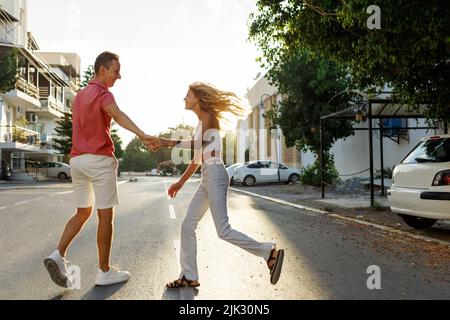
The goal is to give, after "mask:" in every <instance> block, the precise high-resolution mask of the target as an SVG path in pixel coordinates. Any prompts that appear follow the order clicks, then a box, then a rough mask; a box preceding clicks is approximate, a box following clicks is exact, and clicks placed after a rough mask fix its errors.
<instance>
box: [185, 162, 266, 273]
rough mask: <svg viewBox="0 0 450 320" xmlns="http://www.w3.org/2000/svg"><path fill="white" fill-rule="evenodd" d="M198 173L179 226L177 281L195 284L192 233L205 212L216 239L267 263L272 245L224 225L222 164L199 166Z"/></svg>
mask: <svg viewBox="0 0 450 320" xmlns="http://www.w3.org/2000/svg"><path fill="white" fill-rule="evenodd" d="M201 170H202V180H201V184H200V185H199V186H198V188H197V190H196V191H195V194H194V196H193V198H192V200H191V203H190V204H189V208H188V211H187V213H186V216H185V218H184V220H183V223H182V225H181V244H180V246H181V247H180V264H181V275H180V278H181V277H182V276H185V277H186V279H188V280H198V268H197V237H196V234H195V230H196V229H197V225H198V223H199V221H200V220H201V219H202V217H203V216H204V214H205V212H206V211H207V210H208V208H209V209H210V211H211V214H212V218H213V220H214V224H215V226H216V231H217V234H218V236H219V238H220V239H222V240H225V241H228V242H230V243H232V244H234V245H236V246H238V247H240V248H242V249H244V250H246V251H248V252H250V253H252V254H254V255H256V256H259V257H262V258H264V259H265V260H266V261H267V260H268V259H269V256H270V251H271V250H272V248H273V246H274V244H273V243H270V242H264V243H262V242H258V241H256V240H254V239H252V238H250V237H248V236H247V235H245V234H243V233H241V232H239V231H236V230H234V229H232V228H231V226H230V223H229V222H228V213H227V194H228V186H229V177H228V173H227V171H226V169H225V167H224V165H223V163H213V164H208V163H203V165H202V169H201ZM224 259H225V257H224Z"/></svg>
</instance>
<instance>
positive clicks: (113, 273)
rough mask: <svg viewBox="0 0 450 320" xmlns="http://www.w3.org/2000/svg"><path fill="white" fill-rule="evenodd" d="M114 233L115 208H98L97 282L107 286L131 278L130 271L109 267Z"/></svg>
mask: <svg viewBox="0 0 450 320" xmlns="http://www.w3.org/2000/svg"><path fill="white" fill-rule="evenodd" d="M113 233H114V210H113V208H109V209H98V229H97V247H98V264H99V270H98V271H97V278H96V279H95V284H96V285H100V286H106V285H110V284H116V283H120V282H124V281H127V280H128V279H129V278H130V273H129V272H128V271H121V270H118V269H117V268H111V269H110V267H109V257H110V253H111V244H112V238H113Z"/></svg>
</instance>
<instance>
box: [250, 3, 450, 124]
mask: <svg viewBox="0 0 450 320" xmlns="http://www.w3.org/2000/svg"><path fill="white" fill-rule="evenodd" d="M372 4H376V5H378V6H379V7H380V9H381V29H376V30H370V29H368V28H367V19H368V18H369V17H370V15H371V14H368V13H367V12H366V10H367V8H368V7H369V6H370V5H372ZM257 7H258V12H257V13H256V14H253V15H252V17H251V21H250V38H251V39H252V40H253V41H255V42H256V43H258V45H259V47H260V48H261V49H262V51H263V54H264V58H260V61H261V62H262V63H263V64H265V66H266V67H269V68H271V67H273V66H275V65H276V64H277V62H278V61H280V60H285V57H289V56H292V55H293V54H295V52H297V51H298V50H299V49H304V50H307V51H309V52H311V53H312V54H313V55H314V56H316V57H323V58H325V59H329V60H333V61H336V62H337V63H338V64H340V65H344V66H346V67H348V70H349V72H350V74H351V76H352V80H353V82H354V84H355V85H356V86H357V88H358V89H360V90H361V91H365V90H368V91H371V90H374V89H373V88H376V87H380V88H383V87H384V86H385V85H386V84H387V85H389V86H390V87H391V88H392V89H393V92H394V96H395V97H396V98H398V99H399V100H400V101H401V102H403V103H407V104H410V105H412V106H413V107H414V108H418V107H419V105H420V104H428V108H427V112H426V116H427V117H428V118H429V119H432V118H436V119H443V120H447V121H448V120H450V112H449V109H450V108H449V105H450V86H449V85H448V83H450V63H449V54H450V41H449V38H450V6H449V5H448V3H447V2H446V1H441V0H430V1H427V2H426V5H424V3H422V2H420V1H406V0H400V1H390V0H378V1H376V2H375V3H374V2H373V1H372V0H354V1H332V0H318V1H314V2H312V1H306V0H284V1H281V0H258V1H257Z"/></svg>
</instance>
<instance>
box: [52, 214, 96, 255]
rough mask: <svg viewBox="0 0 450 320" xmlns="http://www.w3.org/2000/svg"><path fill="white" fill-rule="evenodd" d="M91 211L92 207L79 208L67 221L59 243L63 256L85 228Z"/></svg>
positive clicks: (60, 252) (59, 249)
mask: <svg viewBox="0 0 450 320" xmlns="http://www.w3.org/2000/svg"><path fill="white" fill-rule="evenodd" d="M91 213H92V207H88V208H77V212H76V213H75V215H74V216H73V217H72V218H70V220H69V221H68V222H67V224H66V227H65V228H64V232H63V234H62V236H61V240H60V241H59V245H58V251H59V254H60V255H61V256H62V257H64V256H65V255H66V251H67V248H68V247H69V245H70V243H71V242H72V240H73V239H74V238H75V237H76V236H77V234H78V233H79V232H80V230H81V229H82V228H83V226H84V224H85V223H86V221H87V220H88V219H89V217H90V216H91Z"/></svg>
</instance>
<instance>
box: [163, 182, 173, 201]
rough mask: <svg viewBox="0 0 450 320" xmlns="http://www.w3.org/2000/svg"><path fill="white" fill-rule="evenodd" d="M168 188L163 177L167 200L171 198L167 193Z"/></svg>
mask: <svg viewBox="0 0 450 320" xmlns="http://www.w3.org/2000/svg"><path fill="white" fill-rule="evenodd" d="M168 189H169V187H168V186H167V180H166V179H164V190H165V193H166V197H167V200H170V199H172V198H171V197H170V196H169V194H168V193H167V190H168Z"/></svg>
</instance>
